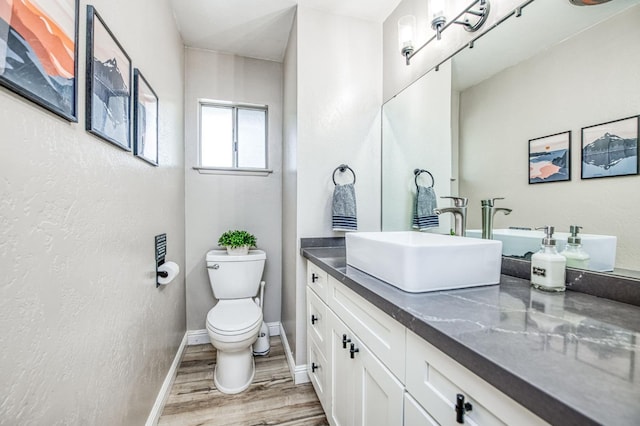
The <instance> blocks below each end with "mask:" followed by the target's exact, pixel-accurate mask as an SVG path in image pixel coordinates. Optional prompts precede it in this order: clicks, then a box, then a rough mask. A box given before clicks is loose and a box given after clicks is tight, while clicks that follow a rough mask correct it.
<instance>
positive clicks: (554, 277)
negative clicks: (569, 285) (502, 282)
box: [531, 226, 567, 291]
mask: <svg viewBox="0 0 640 426" xmlns="http://www.w3.org/2000/svg"><path fill="white" fill-rule="evenodd" d="M537 229H542V230H544V232H545V234H546V236H545V237H544V238H543V239H542V246H541V247H540V251H539V252H537V253H534V254H533V256H531V285H533V287H535V288H537V289H539V290H544V291H564V290H565V288H566V287H565V281H566V265H567V259H566V258H565V257H564V256H562V255H561V254H559V253H558V250H557V249H556V240H555V239H554V238H553V232H554V230H555V228H554V227H553V226H545V227H543V228H537Z"/></svg>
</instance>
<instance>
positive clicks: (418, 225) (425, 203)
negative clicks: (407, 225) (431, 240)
mask: <svg viewBox="0 0 640 426" xmlns="http://www.w3.org/2000/svg"><path fill="white" fill-rule="evenodd" d="M437 208H438V201H437V199H436V193H435V191H434V190H433V187H432V186H430V187H426V186H422V185H418V191H417V192H416V202H415V208H414V210H413V228H414V229H419V230H420V231H424V230H425V229H429V228H437V227H438V226H439V225H440V221H439V220H438V215H437V214H435V213H434V212H433V211H434V210H435V209H437Z"/></svg>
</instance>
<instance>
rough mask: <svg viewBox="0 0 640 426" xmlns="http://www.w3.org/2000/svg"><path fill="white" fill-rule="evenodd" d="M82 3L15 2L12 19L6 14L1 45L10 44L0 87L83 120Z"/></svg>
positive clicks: (0, 24)
mask: <svg viewBox="0 0 640 426" xmlns="http://www.w3.org/2000/svg"><path fill="white" fill-rule="evenodd" d="M79 3H80V2H79V0H62V1H58V2H42V3H40V4H39V7H38V8H30V7H27V5H25V4H24V3H23V2H18V1H14V2H10V3H9V4H11V6H10V8H11V9H10V13H11V18H9V22H6V21H5V20H4V19H1V18H0V43H2V44H4V45H5V46H6V47H7V49H6V50H5V52H4V53H5V54H4V57H2V58H0V85H1V86H3V87H5V88H7V89H9V90H10V91H12V92H14V93H16V94H18V95H20V96H22V97H23V98H25V99H27V100H29V101H31V102H33V103H34V104H36V105H38V106H41V107H43V108H45V109H47V110H48V111H50V112H52V113H54V114H56V115H57V116H59V117H61V118H63V119H65V120H67V121H70V122H74V123H75V122H77V121H78V111H77V109H78V106H77V104H78V101H77V100H78V16H79V14H78V12H79ZM40 12H41V13H40ZM14 18H15V21H14ZM20 31H23V32H25V33H26V34H21V33H20ZM32 43H37V47H34V46H32ZM71 45H72V46H71Z"/></svg>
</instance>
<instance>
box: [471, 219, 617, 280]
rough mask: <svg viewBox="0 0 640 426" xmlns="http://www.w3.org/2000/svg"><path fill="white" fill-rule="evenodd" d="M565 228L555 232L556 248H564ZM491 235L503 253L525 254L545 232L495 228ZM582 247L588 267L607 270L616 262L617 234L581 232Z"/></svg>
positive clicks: (477, 231) (477, 235)
mask: <svg viewBox="0 0 640 426" xmlns="http://www.w3.org/2000/svg"><path fill="white" fill-rule="evenodd" d="M569 235H570V234H569V233H568V232H556V233H554V234H553V238H555V239H556V242H557V243H556V244H557V248H558V252H561V251H562V250H564V248H565V246H566V245H567V238H569ZM466 236H467V237H471V238H481V237H482V230H481V229H467V232H466ZM493 238H494V239H496V240H499V241H502V254H504V255H505V256H512V257H522V258H525V257H526V258H528V255H530V254H532V253H536V252H537V251H538V250H540V245H541V243H542V239H543V238H544V232H542V231H536V230H525V229H494V230H493ZM580 239H581V240H582V248H583V250H584V251H586V252H587V253H588V254H589V256H590V257H591V259H590V260H589V268H588V269H589V270H592V271H597V272H610V271H613V268H614V266H615V264H616V243H617V238H616V237H614V236H611V235H595V234H582V233H581V234H580Z"/></svg>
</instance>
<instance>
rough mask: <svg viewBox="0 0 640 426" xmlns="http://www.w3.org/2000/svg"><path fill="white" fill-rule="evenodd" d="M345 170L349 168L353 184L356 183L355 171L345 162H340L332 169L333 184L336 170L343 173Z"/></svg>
mask: <svg viewBox="0 0 640 426" xmlns="http://www.w3.org/2000/svg"><path fill="white" fill-rule="evenodd" d="M347 170H349V171H350V172H351V174H352V175H353V184H354V185H355V183H356V172H354V171H353V169H352V168H351V167H349V166H347V165H346V164H340V165H339V166H338V167H336V169H335V170H334V171H333V184H334V185H337V183H336V172H338V171H339V172H340V173H344V172H346V171H347Z"/></svg>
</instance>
